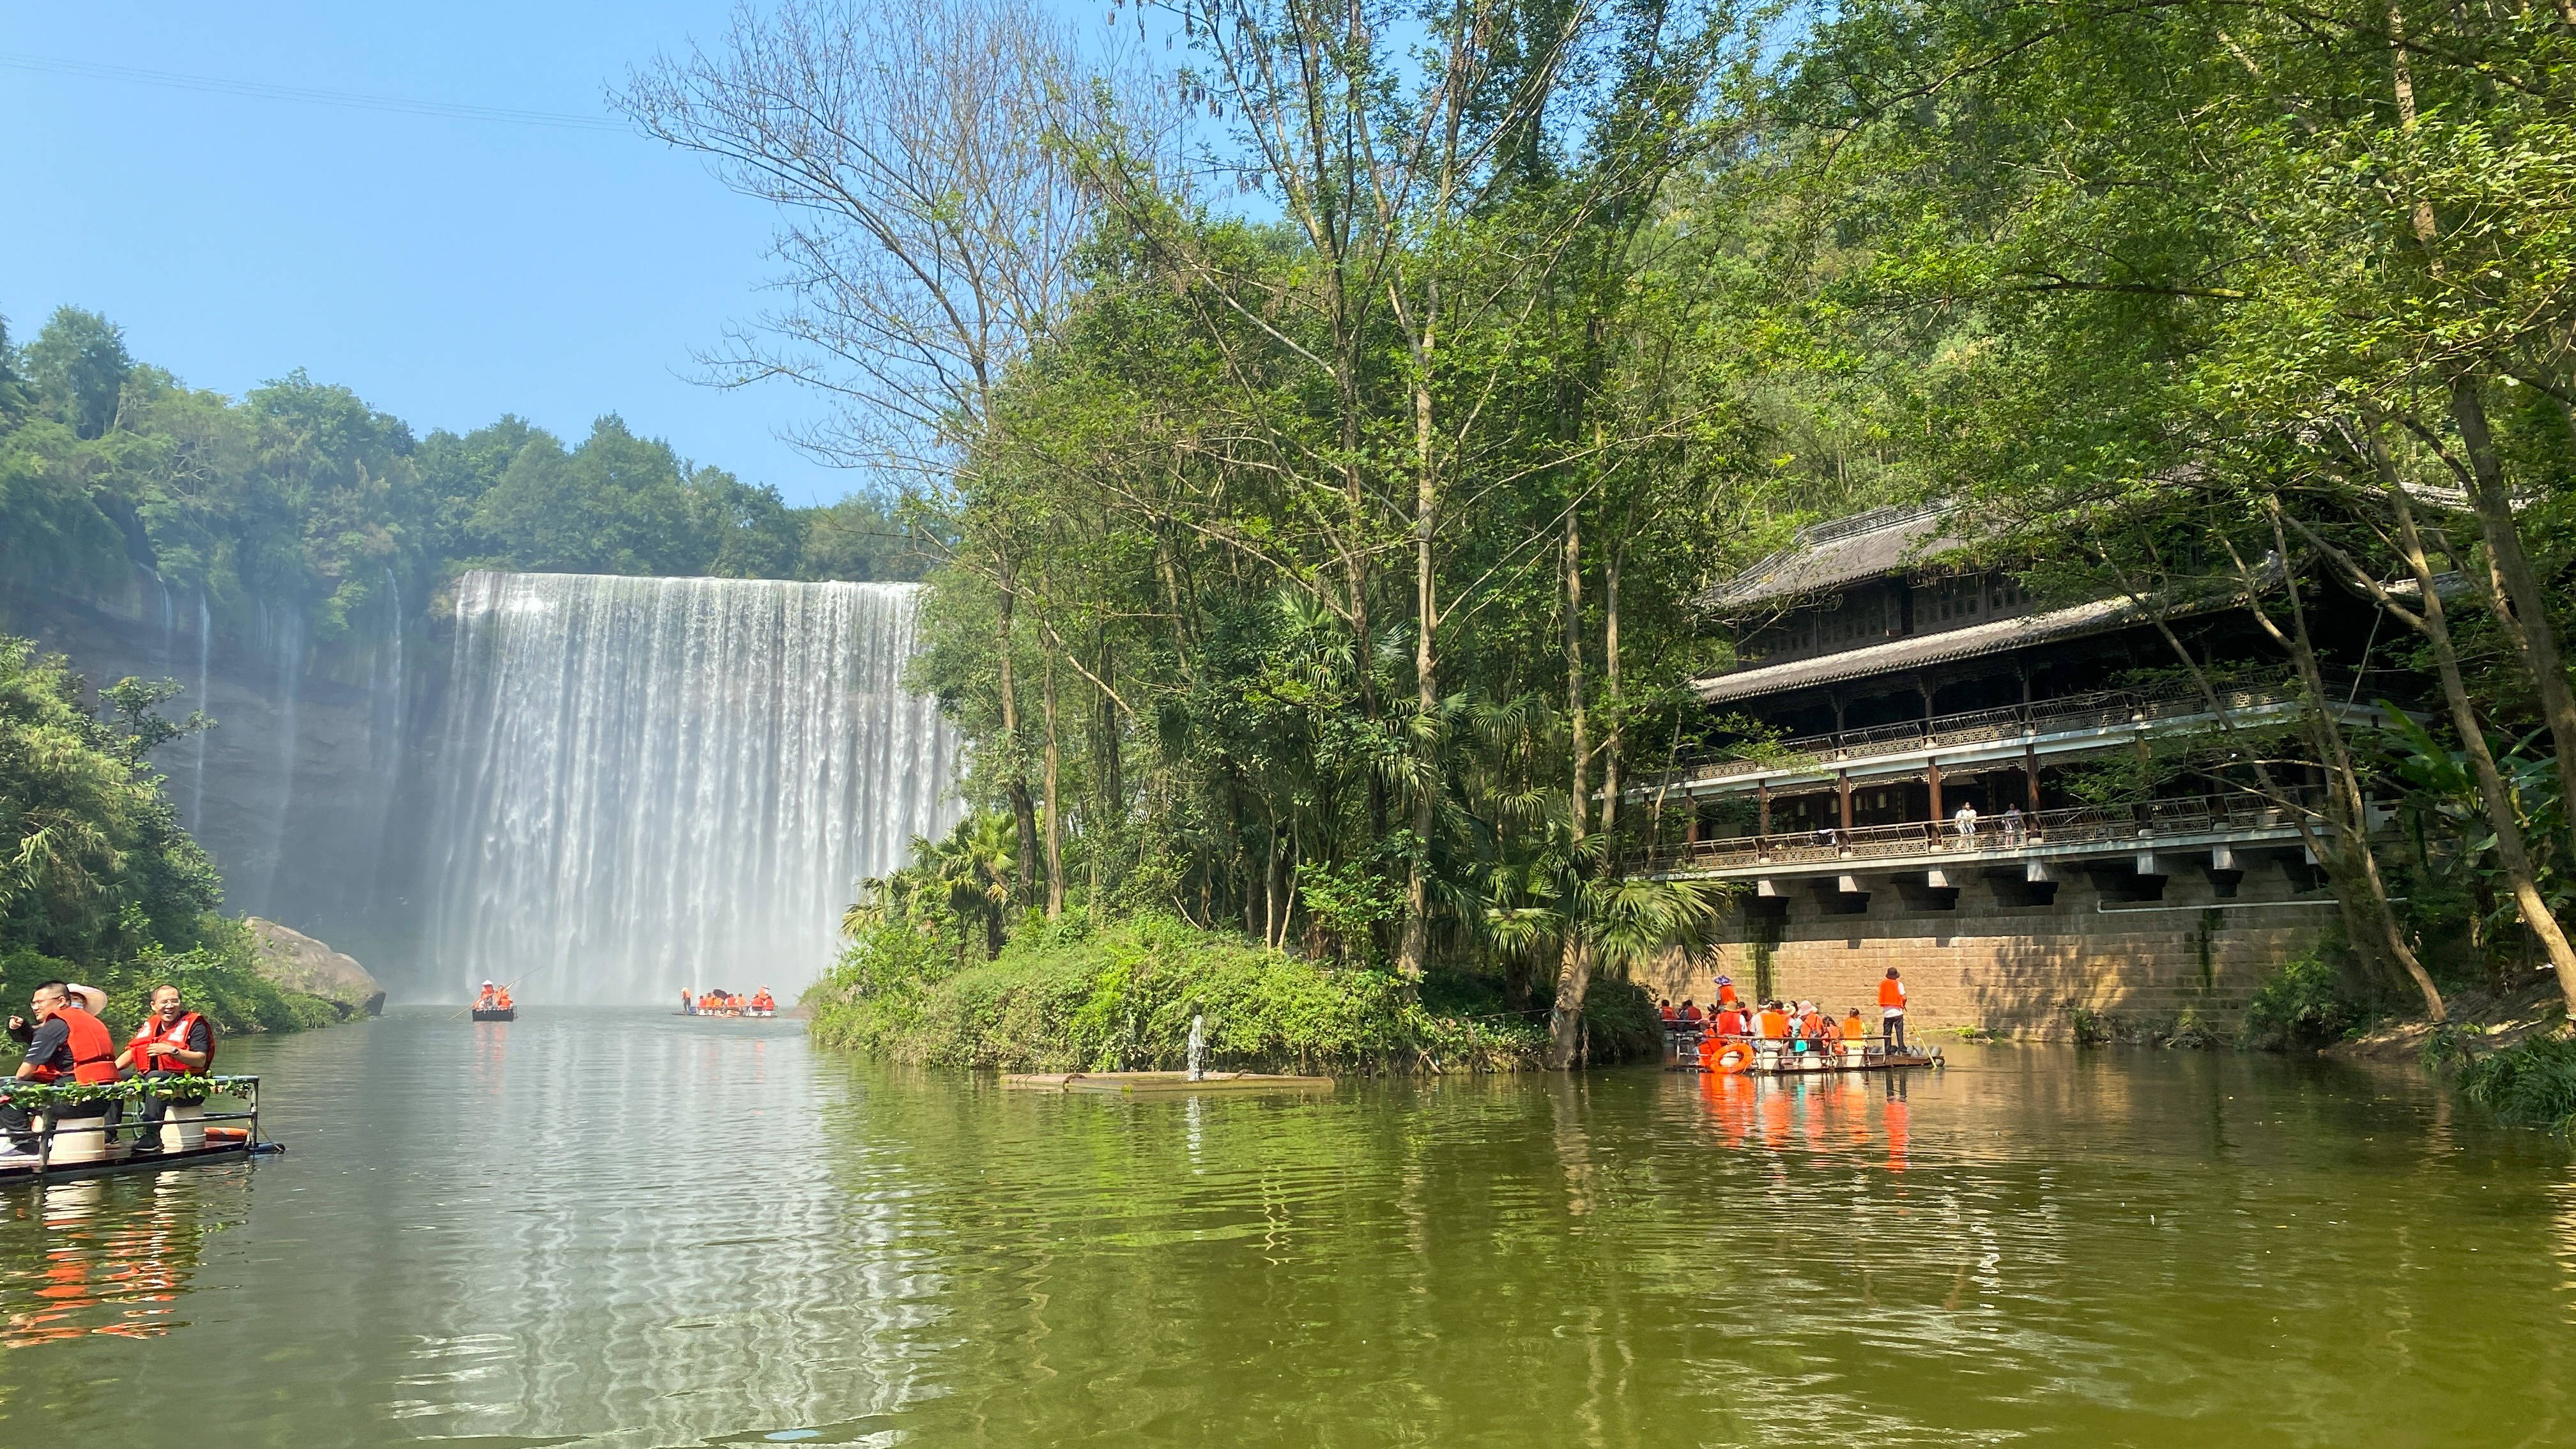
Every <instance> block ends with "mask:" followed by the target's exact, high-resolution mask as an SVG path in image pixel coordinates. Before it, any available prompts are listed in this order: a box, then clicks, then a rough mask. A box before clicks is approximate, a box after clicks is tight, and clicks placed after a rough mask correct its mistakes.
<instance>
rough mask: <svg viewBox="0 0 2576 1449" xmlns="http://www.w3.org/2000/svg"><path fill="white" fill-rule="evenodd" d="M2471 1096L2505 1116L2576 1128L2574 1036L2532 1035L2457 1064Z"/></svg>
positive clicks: (2527, 1123)
mask: <svg viewBox="0 0 2576 1449" xmlns="http://www.w3.org/2000/svg"><path fill="white" fill-rule="evenodd" d="M2460 1088H2461V1090H2462V1091H2463V1092H2465V1093H2467V1094H2468V1098H2469V1100H2470V1101H2472V1102H2476V1103H2478V1104H2480V1105H2482V1106H2485V1107H2488V1108H2490V1109H2492V1110H2493V1111H2494V1112H2495V1113H2496V1115H2497V1116H2499V1117H2502V1118H2503V1119H2505V1120H2506V1121H2508V1122H2518V1123H2521V1124H2523V1125H2525V1126H2532V1127H2553V1128H2556V1129H2558V1130H2560V1131H2567V1130H2569V1129H2571V1128H2576V1040H2570V1039H2569V1038H2567V1037H2564V1036H2533V1037H2526V1038H2524V1039H2523V1040H2522V1041H2520V1042H2517V1043H2515V1044H2514V1045H2512V1046H2510V1047H2507V1048H2505V1049H2504V1050H2503V1051H2500V1052H2494V1053H2490V1054H2488V1055H2486V1056H2480V1057H2475V1058H2472V1059H2471V1060H2470V1061H2469V1062H2468V1064H2467V1065H2465V1066H2463V1067H2462V1068H2460Z"/></svg>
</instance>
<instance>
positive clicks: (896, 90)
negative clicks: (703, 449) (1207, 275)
mask: <svg viewBox="0 0 2576 1449" xmlns="http://www.w3.org/2000/svg"><path fill="white" fill-rule="evenodd" d="M1097 94H1098V92H1097V90H1096V89H1095V87H1094V86H1093V85H1092V84H1091V83H1090V82H1089V81H1088V80H1087V79H1086V78H1085V77H1083V75H1082V73H1081V70H1080V67H1079V64H1078V61H1077V57H1076V50H1075V46H1074V42H1073V39H1072V37H1071V35H1070V34H1069V33H1068V32H1067V30H1066V29H1065V27H1064V25H1063V23H1062V22H1061V21H1060V20H1058V19H1057V18H1056V17H1054V16H1053V15H1051V14H1049V13H1047V12H1046V11H1045V10H1043V9H1041V8H1040V7H1038V6H1037V5H1034V4H1031V3H1027V0H857V3H854V0H785V3H783V4H780V5H779V6H777V8H775V9H774V10H769V11H766V12H764V11H762V10H759V9H755V8H754V7H753V6H751V5H750V4H748V3H746V4H743V5H741V6H739V7H737V8H736V10H735V11H734V14H733V19H732V23H731V26H730V28H729V29H728V30H727V32H726V34H725V37H724V39H723V41H722V42H721V44H719V45H717V46H716V47H714V48H713V49H712V50H710V49H707V48H694V49H692V50H691V51H690V52H689V53H688V54H687V55H685V56H664V57H662V58H660V59H659V60H657V61H655V62H654V63H653V64H651V65H649V66H647V67H645V68H643V69H641V70H639V71H637V72H636V73H634V74H633V75H632V76H630V77H629V79H628V83H627V85H626V88H625V89H624V91H623V92H621V93H620V94H618V95H617V96H615V97H613V98H612V103H613V104H615V105H616V106H617V107H618V108H619V109H621V110H622V111H624V112H625V114H626V115H628V116H629V117H631V118H632V119H633V120H634V121H635V122H636V124H638V125H639V126H641V127H642V128H643V129H644V130H645V131H646V132H647V133H648V134H650V135H653V136H656V137H659V138H661V139H662V140H664V141H667V142H669V143H670V144H672V145H674V146H677V147H680V148H682V149H684V150H689V151H695V152H698V153H699V154H701V155H703V156H705V157H707V158H708V160H709V162H710V164H711V165H712V166H713V167H714V168H715V171H716V173H717V175H719V176H720V177H722V178H723V180H724V181H725V183H726V184H727V185H729V186H731V187H733V188H734V189H735V190H737V191H740V192H742V193H743V194H745V195H748V196H756V197H759V198H761V199H763V200H766V201H769V202H771V203H773V204H775V205H776V206H777V208H778V211H779V217H780V222H779V229H778V232H777V235H776V237H775V239H774V243H773V255H774V256H775V258H776V259H777V261H778V262H779V263H780V266H781V270H780V272H779V274H778V275H777V276H776V278H774V281H773V285H774V287H775V289H776V290H777V291H778V292H779V293H781V294H782V295H783V296H784V297H785V298H786V305H784V306H782V307H780V308H778V309H777V310H775V311H772V312H769V313H766V314H764V315H762V316H761V317H760V318H759V319H758V320H757V322H756V324H754V325H750V326H742V327H737V328H735V329H734V330H733V331H732V332H731V333H730V334H729V335H728V337H727V340H726V344H725V345H724V346H723V347H721V348H719V349H717V350H716V351H714V352H712V353H710V354H707V355H705V356H703V357H702V358H701V361H702V362H704V363H705V364H706V365H707V366H708V367H709V369H710V371H711V373H712V374H713V378H714V380H715V381H717V382H719V383H721V384H724V385H728V386H742V385H745V384H749V383H753V382H758V381H762V380H766V379H769V378H787V379H790V380H792V381H795V382H798V383H802V384H804V385H806V386H808V387H812V388H814V389H817V390H818V391H820V392H822V393H824V394H825V395H827V396H828V397H829V398H831V399H832V401H833V406H832V407H831V409H830V411H829V413H828V414H827V416H826V417H825V418H823V419H822V420H821V421H819V422H816V423H814V424H811V425H809V426H807V427H805V428H803V429H801V430H799V432H798V433H797V434H795V436H794V441H796V442H797V443H798V444H799V445H801V446H802V447H804V448H805V449H806V451H808V452H809V453H811V454H812V455H814V456H815V457H818V458H820V459H822V460H824V461H826V462H829V463H832V464H836V465H839V466H844V467H860V468H871V469H880V470H889V471H890V472H891V473H892V474H893V476H894V477H896V478H898V479H909V480H912V481H916V482H928V483H931V484H932V485H933V486H935V485H936V480H938V479H941V478H944V477H946V476H948V475H949V474H950V473H951V472H952V471H953V470H954V469H955V468H957V467H959V466H960V465H961V464H962V463H963V462H964V460H965V458H966V456H967V444H968V442H969V440H971V439H972V438H973V437H974V436H975V434H976V431H977V429H978V427H979V426H980V424H981V422H982V419H983V417H984V415H985V411H986V404H987V401H988V399H989V398H990V396H991V393H992V389H993V388H994V387H995V386H996V385H997V384H998V383H999V382H1000V380H1001V378H1002V374H1003V372H1004V370H1005V369H1006V368H1007V367H1008V366H1009V365H1010V363H1011V361H1012V360H1013V359H1014V358H1016V357H1018V356H1020V355H1022V354H1023V353H1024V352H1025V351H1026V350H1027V348H1028V347H1029V346H1030V345H1031V343H1032V341H1033V340H1034V339H1036V338H1038V337H1040V336H1041V335H1043V334H1044V332H1045V330H1046V328H1047V326H1048V325H1049V323H1050V321H1051V320H1053V319H1055V318H1058V317H1060V316H1062V315H1063V313H1064V310H1065V308H1066V306H1067V305H1068V304H1069V302H1070V301H1071V299H1072V297H1073V295H1074V293H1075V291H1076V288H1077V286H1078V283H1077V281H1076V278H1075V274H1074V269H1073V265H1072V259H1073V251H1074V248H1075V246H1076V245H1077V243H1078V242H1079V240H1080V238H1081V235H1082V232H1083V229H1084V227H1085V226H1086V224H1087V215H1086V202H1085V200H1084V197H1083V194H1082V192H1081V191H1080V190H1078V189H1077V188H1076V187H1075V186H1074V185H1073V184H1072V179H1071V177H1070V175H1069V174H1068V171H1067V168H1066V166H1065V165H1064V163H1063V160H1062V156H1061V152H1060V151H1059V150H1058V148H1056V147H1054V146H1052V145H1050V144H1049V138H1050V137H1052V136H1054V135H1057V134H1060V133H1061V131H1062V130H1063V128H1065V127H1066V125H1067V124H1068V122H1071V121H1075V120H1077V117H1076V114H1075V112H1076V111H1077V109H1078V108H1084V107H1089V106H1093V105H1095V104H1097V103H1098V102H1097V100H1096V97H1097Z"/></svg>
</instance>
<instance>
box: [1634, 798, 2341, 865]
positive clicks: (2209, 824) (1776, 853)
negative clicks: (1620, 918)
mask: <svg viewBox="0 0 2576 1449" xmlns="http://www.w3.org/2000/svg"><path fill="white" fill-rule="evenodd" d="M2322 803H2323V802H2322V801H2321V800H2320V799H2319V798H2318V797H2317V794H2316V792H2315V791H2312V790H2307V789H2299V790H2293V791H2290V792H2288V798H2287V801H2286V803H2283V802H2276V801H2272V800H2267V799H2264V798H2263V797H2260V796H2255V795H2246V794H2235V795H2202V796H2194V797H2191V798H2189V799H2181V800H2153V801H2149V802H2147V803H2146V804H2144V805H2077V806H2072V807H2069V808H2067V809H2063V810H2042V811H2039V812H2037V813H2035V814H2031V815H2026V816H2023V817H2022V819H2021V820H2020V822H2019V823H2018V824H2017V825H2015V824H2012V823H2008V822H2007V820H2006V818H2005V817H2001V816H1995V815H1988V816H1984V817H1982V818H1980V819H1979V820H1978V822H1977V829H1976V832H1975V833H1974V834H1972V835H1964V836H1963V835H1961V834H1960V833H1959V831H1958V829H1957V827H1956V826H1955V825H1952V824H1947V823H1942V822H1935V821H1930V820H1908V821H1903V822H1900V823H1897V824H1893V825H1863V826H1857V827H1855V828H1853V829H1850V830H1835V829H1826V830H1816V831H1810V832H1805V833H1800V834H1795V835H1748V836H1740V837H1735V838H1732V839H1726V840H1702V841H1698V842H1696V843H1693V844H1689V845H1676V846H1671V847H1667V848H1666V849H1663V850H1659V851H1651V852H1647V851H1640V852H1636V853H1633V854H1631V855H1630V856H1629V857H1628V862H1627V867H1628V871H1629V873H1630V874H1632V875H1660V874H1664V873H1668V872H1672V871H1700V870H1735V869H1741V868H1744V867H1746V866H1756V865H1812V864H1820V863H1825V862H1831V861H1846V860H1848V861H1870V860H1886V859H1890V858H1898V857H1912V856H1930V857H1941V858H1945V859H1970V858H1974V857H1977V856H1981V855H1999V854H2003V853H2007V852H2012V851H2020V850H2027V849H2030V848H2032V847H2035V846H2067V845H2095V844H2102V843H2107V842H2114V841H2116V842H2120V843H2122V844H2135V845H2137V846H2139V847H2141V848H2145V847H2149V846H2152V845H2153V844H2154V843H2155V842H2156V840H2157V839H2158V838H2159V837H2166V836H2185V835H2204V834H2212V833H2218V832H2225V831H2237V830H2246V831H2251V830H2281V829H2288V828H2290V827H2291V826H2292V825H2293V824H2294V823H2295V820H2296V817H2297V816H2298V815H2299V814H2301V813H2307V812H2313V811H2314V810H2315V809H2316V808H2317V807H2318V806H2319V805H2320V804H2322Z"/></svg>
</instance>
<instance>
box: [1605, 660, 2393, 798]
mask: <svg viewBox="0 0 2576 1449" xmlns="http://www.w3.org/2000/svg"><path fill="white" fill-rule="evenodd" d="M2218 704H2219V709H2220V711H2222V712H2224V713H2225V714H2226V715H2227V716H2228V717H2229V718H2231V719H2232V720H2233V721H2234V722H2235V723H2237V724H2239V725H2268V724H2278V723H2283V722H2286V721H2287V720H2290V719H2293V718H2295V717H2296V716H2297V715H2298V712H2299V709H2300V707H2301V699H2300V692H2299V690H2298V688H2297V687H2296V686H2294V685H2282V686H2276V687H2266V688H2247V689H2229V690H2221V691H2219V693H2218ZM2336 713H2337V714H2338V715H2339V716H2342V717H2344V718H2345V719H2346V720H2347V722H2354V723H2357V722H2359V721H2361V720H2363V719H2365V718H2376V717H2377V715H2378V710H2377V709H2376V708H2375V707H2371V706H2364V705H2361V704H2359V703H2355V704H2352V705H2349V706H2346V705H2338V706H2336ZM2218 723H2219V715H2218V714H2216V713H2213V712H2212V711H2211V710H2210V708H2209V703H2208V701H2207V699H2206V698H2204V697H2203V696H2202V695H2201V694H2200V693H2199V691H2197V690H2192V691H2179V690H2177V691H2157V692H2145V691H2137V690H2106V691H2103V692H2101V693H2098V694H2081V695H2070V696H2067V697H2065V698H2063V699H2045V700H2034V701H2032V702H2031V703H2029V704H2026V705H2022V704H2016V705H2006V706H2003V707H2002V708H1999V709H1982V710H1971V711H1967V712H1965V713H1961V714H1946V715H1936V716H1934V717H1933V718H1930V719H1919V720H1904V721H1900V722H1898V723H1895V724H1886V725H1877V726H1873V727H1871V728H1868V729H1858V730H1843V731H1840V732H1837V733H1834V734H1824V735H1809V736H1806V737H1804V738H1800V739H1793V740H1786V741H1783V742H1781V744H1780V745H1779V747H1778V749H1777V751H1776V752H1774V753H1770V754H1766V755H1765V756H1764V757H1762V758H1759V759H1740V758H1738V759H1702V760H1698V761H1694V762H1690V763H1686V764H1684V765H1683V766H1682V767H1681V768H1680V769H1678V770H1675V771H1673V772H1672V773H1671V774H1669V775H1666V776H1664V777H1663V778H1662V779H1660V780H1656V781H1651V782H1647V783H1644V784H1639V785H1634V786H1631V787H1630V788H1629V789H1628V790H1627V791H1625V792H1623V793H1625V794H1626V795H1628V796H1629V797H1630V798H1634V799H1651V798H1653V797H1654V796H1655V795H1656V793H1657V792H1659V791H1670V792H1673V793H1675V794H1679V795H1682V796H1699V795H1716V794H1736V793H1741V792H1743V791H1746V790H1750V789H1752V788H1754V787H1755V786H1756V785H1760V784H1767V785H1770V786H1773V787H1775V788H1776V787H1778V786H1782V785H1797V784H1814V783H1831V782H1832V781H1833V780H1834V778H1835V777H1836V776H1837V775H1842V774H1848V775H1850V776H1851V777H1852V780H1853V782H1854V783H1855V784H1857V783H1860V782H1862V781H1865V780H1868V779H1871V778H1873V777H1881V776H1886V775H1904V774H1909V773H1914V772H1919V771H1921V770H1923V769H1924V768H1925V767H1926V765H1927V764H1929V763H1930V762H1931V761H1933V760H1934V759H1938V760H1939V761H1940V763H1941V766H1942V768H1944V769H1974V768H1976V767H1978V766H1980V765H1986V766H1993V765H2001V764H2007V763H2018V762H2020V761H2021V760H2023V759H2024V758H2025V755H2026V753H2036V754H2041V755H2048V754H2065V753H2068V752H2070V751H2076V750H2088V749H2101V748H2104V747H2105V746H2108V745H2111V744H2114V743H2116V742H2118V741H2120V740H2123V739H2131V738H2135V737H2136V736H2137V735H2139V734H2142V733H2167V732H2174V733H2179V732H2182V731H2187V730H2192V729H2208V728H2214V727H2216V726H2217V725H2218Z"/></svg>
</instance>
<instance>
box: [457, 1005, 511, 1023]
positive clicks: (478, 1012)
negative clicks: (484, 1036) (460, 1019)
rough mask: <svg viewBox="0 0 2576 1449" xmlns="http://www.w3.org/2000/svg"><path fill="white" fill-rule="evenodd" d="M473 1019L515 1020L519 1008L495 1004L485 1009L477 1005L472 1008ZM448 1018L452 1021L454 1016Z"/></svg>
mask: <svg viewBox="0 0 2576 1449" xmlns="http://www.w3.org/2000/svg"><path fill="white" fill-rule="evenodd" d="M474 1019H475V1020H476V1021H517V1020H518V1019H519V1008H517V1007H515V1006H496V1007H492V1008H490V1009H488V1010H487V1009H485V1008H483V1007H480V1006H478V1007H476V1008H474ZM448 1020H449V1021H454V1020H456V1018H455V1017H452V1016H451V1017H449V1018H448Z"/></svg>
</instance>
